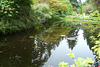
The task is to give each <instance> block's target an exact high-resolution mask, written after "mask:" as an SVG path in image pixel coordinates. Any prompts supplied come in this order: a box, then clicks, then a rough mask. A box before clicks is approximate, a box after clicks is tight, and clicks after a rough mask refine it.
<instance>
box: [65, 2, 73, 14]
mask: <svg viewBox="0 0 100 67" xmlns="http://www.w3.org/2000/svg"><path fill="white" fill-rule="evenodd" d="M65 4H66V5H67V6H68V9H67V10H68V11H66V14H67V15H71V14H72V12H73V8H72V5H71V3H70V1H65Z"/></svg>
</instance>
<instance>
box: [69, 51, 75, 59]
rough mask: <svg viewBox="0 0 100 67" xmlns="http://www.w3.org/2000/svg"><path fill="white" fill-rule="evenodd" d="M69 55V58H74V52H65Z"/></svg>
mask: <svg viewBox="0 0 100 67" xmlns="http://www.w3.org/2000/svg"><path fill="white" fill-rule="evenodd" d="M67 55H68V56H69V57H71V58H73V59H74V57H75V56H74V53H72V52H71V51H70V54H67Z"/></svg>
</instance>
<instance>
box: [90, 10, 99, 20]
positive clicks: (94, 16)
mask: <svg viewBox="0 0 100 67" xmlns="http://www.w3.org/2000/svg"><path fill="white" fill-rule="evenodd" d="M89 17H90V18H91V19H93V20H100V13H99V11H98V10H96V11H94V12H93V13H91V14H90V16H89Z"/></svg>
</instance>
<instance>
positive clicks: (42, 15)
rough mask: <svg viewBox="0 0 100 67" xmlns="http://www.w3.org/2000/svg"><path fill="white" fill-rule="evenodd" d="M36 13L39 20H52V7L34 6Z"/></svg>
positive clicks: (42, 4)
mask: <svg viewBox="0 0 100 67" xmlns="http://www.w3.org/2000/svg"><path fill="white" fill-rule="evenodd" d="M32 9H33V11H34V13H35V14H36V17H37V18H38V20H41V21H43V20H44V21H45V20H46V19H48V18H51V12H50V7H49V5H48V4H45V3H40V4H38V5H35V6H32Z"/></svg>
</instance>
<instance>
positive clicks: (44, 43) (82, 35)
mask: <svg viewBox="0 0 100 67" xmlns="http://www.w3.org/2000/svg"><path fill="white" fill-rule="evenodd" d="M87 35H89V33H88V32H86V31H85V30H84V29H83V28H81V27H79V26H74V27H71V26H70V27H64V28H62V27H61V28H58V27H57V28H55V27H54V28H53V27H49V28H46V29H43V30H41V31H36V30H29V31H22V32H18V33H15V34H10V35H9V36H1V37H0V67H50V66H53V67H59V65H58V64H59V63H60V62H62V61H64V62H68V63H69V65H71V64H74V61H73V59H71V58H70V57H68V56H67V54H69V52H70V50H71V51H72V52H73V53H74V54H75V59H76V58H78V57H82V58H84V59H86V58H87V57H90V58H93V59H94V60H96V59H95V55H94V54H93V51H92V50H91V47H92V46H93V45H92V44H90V43H89V39H88V36H87Z"/></svg>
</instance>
